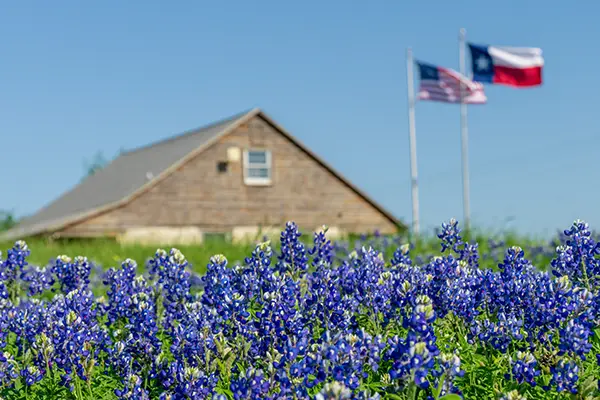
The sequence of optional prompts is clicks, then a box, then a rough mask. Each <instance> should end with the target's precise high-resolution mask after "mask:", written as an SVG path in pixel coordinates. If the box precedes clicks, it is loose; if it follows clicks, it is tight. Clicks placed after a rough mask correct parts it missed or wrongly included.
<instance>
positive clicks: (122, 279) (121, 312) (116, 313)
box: [103, 258, 137, 323]
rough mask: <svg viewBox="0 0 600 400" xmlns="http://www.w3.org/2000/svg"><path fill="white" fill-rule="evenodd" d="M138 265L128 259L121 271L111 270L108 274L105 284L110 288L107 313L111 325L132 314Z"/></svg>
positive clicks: (122, 265)
mask: <svg viewBox="0 0 600 400" xmlns="http://www.w3.org/2000/svg"><path fill="white" fill-rule="evenodd" d="M136 268H137V264H136V262H135V261H134V260H132V259H129V258H128V259H126V260H125V261H124V262H123V263H122V264H121V268H120V269H118V270H117V269H115V268H111V269H109V270H108V271H107V272H106V275H105V277H104V280H103V283H104V284H105V285H107V286H108V287H109V289H108V292H107V293H106V295H107V296H108V307H107V309H106V310H104V311H105V312H107V313H108V318H109V321H110V322H111V323H114V322H115V321H117V320H118V319H120V318H125V317H129V316H130V314H131V297H132V296H133V294H134V287H133V281H134V279H135V273H136Z"/></svg>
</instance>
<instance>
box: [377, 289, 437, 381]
mask: <svg viewBox="0 0 600 400" xmlns="http://www.w3.org/2000/svg"><path fill="white" fill-rule="evenodd" d="M435 318H436V315H435V311H434V310H433V305H432V303H431V299H430V298H429V297H428V296H425V295H420V296H418V297H417V300H416V304H415V307H414V311H413V314H412V316H411V318H410V319H409V320H408V321H407V322H406V325H407V327H408V328H409V331H408V335H407V337H406V339H398V338H397V337H394V338H392V339H390V340H389V341H388V345H389V346H390V349H389V350H388V352H387V355H386V356H387V357H386V358H387V359H389V360H391V361H393V365H392V367H391V370H390V377H391V378H392V379H402V380H406V379H408V377H409V376H410V377H411V379H412V380H413V381H414V383H415V384H416V385H417V386H419V387H421V388H423V389H426V388H428V387H429V381H428V379H427V377H428V375H429V373H430V372H432V371H433V370H434V368H435V361H436V357H437V356H438V355H439V354H440V350H439V349H438V347H437V344H436V337H435V334H434V332H433V327H432V323H433V322H434V321H435Z"/></svg>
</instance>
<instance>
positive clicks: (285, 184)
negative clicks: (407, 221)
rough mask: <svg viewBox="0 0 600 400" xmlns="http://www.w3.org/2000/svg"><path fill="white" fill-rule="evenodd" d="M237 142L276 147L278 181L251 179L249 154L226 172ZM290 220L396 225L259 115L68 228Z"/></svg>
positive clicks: (213, 227)
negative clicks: (246, 165) (143, 188)
mask: <svg viewBox="0 0 600 400" xmlns="http://www.w3.org/2000/svg"><path fill="white" fill-rule="evenodd" d="M231 146H237V147H239V148H240V149H241V150H242V151H243V150H244V149H248V148H266V149H269V150H271V152H272V168H273V169H272V184H271V185H270V186H247V185H245V184H244V181H243V171H242V168H243V160H240V161H239V162H229V164H228V169H227V172H224V173H223V172H219V171H218V169H217V163H218V162H219V161H227V149H228V148H230V147H231ZM288 220H293V221H295V222H296V223H298V225H299V226H300V227H301V228H302V229H305V230H310V231H312V230H314V229H316V228H317V227H318V226H320V225H323V224H326V225H330V226H336V227H339V228H340V229H342V230H344V231H346V232H354V233H363V232H373V231H374V230H376V229H378V230H380V231H381V232H382V233H391V232H395V231H396V226H395V225H394V224H393V223H392V222H391V221H390V220H389V219H387V218H386V217H385V216H384V215H383V214H381V213H380V212H379V211H378V210H377V209H376V208H374V207H373V206H372V205H371V204H370V203H368V202H367V201H366V200H365V199H363V198H362V197H361V196H359V195H358V194H356V193H355V192H354V191H353V190H351V189H350V188H349V187H348V186H347V185H345V184H344V183H343V182H341V181H340V180H339V179H337V178H336V177H335V176H334V175H332V174H331V172H330V171H329V170H327V169H325V168H323V167H322V166H321V165H320V164H318V163H317V162H316V161H315V160H314V159H313V158H312V157H310V156H309V155H307V154H306V153H305V152H304V151H302V150H301V149H300V148H298V147H297V146H296V145H294V144H293V143H291V142H290V141H289V140H288V139H287V138H286V137H284V136H282V135H281V134H280V133H279V132H278V131H277V130H276V129H275V128H274V127H272V126H271V125H270V124H269V123H268V122H266V121H265V120H263V119H262V118H261V117H260V116H257V117H254V118H253V119H251V120H250V121H249V122H248V123H247V124H244V125H241V126H240V127H238V128H237V129H236V130H235V131H233V132H232V133H230V134H228V135H226V136H224V137H223V138H221V139H220V140H219V141H218V142H216V143H215V144H213V145H211V146H210V147H209V148H207V149H205V150H204V151H203V152H201V153H200V154H199V155H198V156H196V157H195V158H193V159H191V160H190V161H189V162H187V163H185V164H184V165H182V166H181V167H179V169H178V170H177V171H176V172H175V173H173V174H172V175H170V176H169V177H167V178H166V179H164V180H162V181H161V182H160V183H158V184H157V185H155V186H154V187H152V188H151V189H150V190H149V191H147V192H145V193H144V194H142V195H140V196H139V197H137V198H135V199H134V200H132V201H131V202H129V203H128V204H126V205H124V206H122V207H120V208H118V209H115V210H112V211H109V212H106V213H105V214H102V215H98V216H95V217H93V218H91V219H88V220H86V221H83V222H80V223H78V224H76V225H72V226H70V227H67V228H66V229H65V230H64V231H63V232H61V234H62V235H65V236H71V235H74V236H79V235H86V236H89V235H96V234H98V235H112V234H117V233H119V232H123V231H124V230H125V229H127V228H130V227H139V226H197V227H199V228H200V229H202V230H205V231H211V232H227V231H230V230H231V229H232V228H233V227H234V226H256V225H262V226H278V227H283V225H284V224H285V222H286V221H288Z"/></svg>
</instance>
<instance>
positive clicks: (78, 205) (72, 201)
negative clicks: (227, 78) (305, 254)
mask: <svg viewBox="0 0 600 400" xmlns="http://www.w3.org/2000/svg"><path fill="white" fill-rule="evenodd" d="M259 114H260V115H261V117H263V118H265V119H266V120H267V121H268V122H269V123H271V124H272V125H274V126H275V127H276V128H277V129H278V130H279V131H280V132H281V133H282V134H283V135H284V136H286V137H288V139H290V140H291V141H292V142H294V143H295V144H296V145H297V146H299V147H300V148H302V149H303V150H304V151H305V152H307V153H308V154H309V155H310V156H311V157H313V158H314V159H315V160H316V161H317V162H319V163H320V164H322V165H323V166H324V167H325V168H327V169H329V170H330V171H331V172H332V173H333V174H334V175H336V176H337V177H338V179H340V180H342V181H343V182H344V183H345V184H346V185H348V186H349V187H350V188H351V189H352V190H354V191H355V192H356V193H357V194H359V195H360V196H361V197H363V198H364V199H365V200H367V201H368V202H369V203H370V204H371V205H373V206H374V207H375V208H377V209H378V210H379V211H380V212H381V213H382V214H384V215H385V216H386V217H387V218H388V219H390V220H391V221H393V222H394V223H396V224H397V225H399V226H403V224H402V223H400V222H399V221H398V220H397V219H396V218H395V217H394V216H393V215H392V214H390V213H389V212H388V211H386V210H384V209H383V208H382V207H381V206H379V205H378V204H376V203H375V202H373V200H371V199H369V198H368V197H367V196H366V195H365V194H364V193H362V192H361V191H359V190H358V189H357V188H356V187H354V186H353V185H352V184H351V183H350V182H349V181H348V180H346V179H345V178H343V177H342V176H341V175H340V174H339V173H337V172H335V171H334V170H333V169H332V168H331V167H330V166H328V165H327V164H326V163H325V162H324V161H323V160H321V159H320V158H318V157H317V156H316V155H315V154H314V153H312V152H311V151H310V150H308V148H306V147H305V146H304V145H302V144H301V143H300V142H299V141H298V140H297V139H296V138H294V137H292V136H291V135H290V134H289V133H287V132H286V131H284V130H283V128H281V127H280V126H277V124H276V123H275V122H274V121H273V120H271V119H270V118H269V117H268V116H266V115H265V114H264V113H263V112H262V111H261V110H260V109H253V110H250V111H245V112H242V113H239V114H236V115H234V116H231V117H229V118H226V119H223V120H220V121H217V122H215V123H212V124H210V125H207V126H203V127H201V128H198V129H195V130H191V131H188V132H184V133H182V134H179V135H176V136H173V137H170V138H168V139H165V140H162V141H159V142H156V143H153V144H150V145H147V146H144V147H140V148H137V149H134V150H131V151H127V152H124V153H122V154H121V155H119V156H118V157H117V158H115V159H114V160H113V161H112V162H110V163H109V164H108V165H107V166H106V167H104V168H103V169H101V170H100V171H98V172H96V173H95V174H93V175H91V176H89V177H87V178H85V179H84V180H83V181H82V182H80V183H79V184H77V185H76V186H75V187H73V188H72V189H71V190H69V191H68V192H66V193H64V194H63V195H61V196H60V197H59V198H57V199H56V200H54V201H53V202H51V203H50V204H48V205H47V206H45V207H43V208H42V209H40V210H39V211H38V212H37V213H35V214H34V215H32V216H30V217H28V218H27V219H25V220H23V221H22V222H20V223H19V224H18V225H17V226H16V227H14V228H13V229H11V230H9V231H7V232H4V233H3V234H0V240H15V239H18V238H24V237H29V236H34V235H38V234H41V233H47V232H52V231H55V230H58V229H61V228H63V227H65V226H66V225H70V224H73V223H75V222H76V221H79V220H82V219H84V218H86V217H89V216H90V215H91V214H93V213H96V212H99V211H105V210H107V209H110V208H113V207H118V206H119V205H121V204H124V203H126V202H127V201H128V200H129V199H130V198H131V197H132V196H133V195H135V194H136V193H138V192H140V191H142V190H144V189H146V188H148V187H150V185H152V183H153V182H155V181H156V180H157V179H158V178H159V177H161V176H164V175H165V174H169V173H170V172H172V171H173V170H174V169H175V168H176V167H177V165H178V164H179V163H181V162H183V161H184V160H185V159H187V158H188V157H189V156H191V155H195V154H198V153H199V152H200V151H202V150H203V149H204V148H206V147H207V146H208V145H210V144H211V143H213V142H214V141H216V140H217V139H219V138H220V137H221V136H223V135H225V134H227V133H228V132H231V131H232V130H233V129H234V128H236V127H237V126H238V125H239V124H241V123H242V122H244V121H247V120H249V119H250V118H252V117H254V116H256V115H259Z"/></svg>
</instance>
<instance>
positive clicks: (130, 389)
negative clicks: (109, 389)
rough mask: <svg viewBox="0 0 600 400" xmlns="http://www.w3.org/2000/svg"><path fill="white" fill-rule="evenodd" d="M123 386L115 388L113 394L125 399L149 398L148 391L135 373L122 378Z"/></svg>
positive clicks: (143, 399)
mask: <svg viewBox="0 0 600 400" xmlns="http://www.w3.org/2000/svg"><path fill="white" fill-rule="evenodd" d="M123 381H124V388H123V389H115V395H116V396H117V397H118V398H119V399H124V400H125V399H127V400H147V399H150V397H149V396H148V391H147V390H144V389H143V388H142V379H141V378H140V377H139V376H138V375H135V374H130V375H127V376H125V377H124V378H123Z"/></svg>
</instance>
